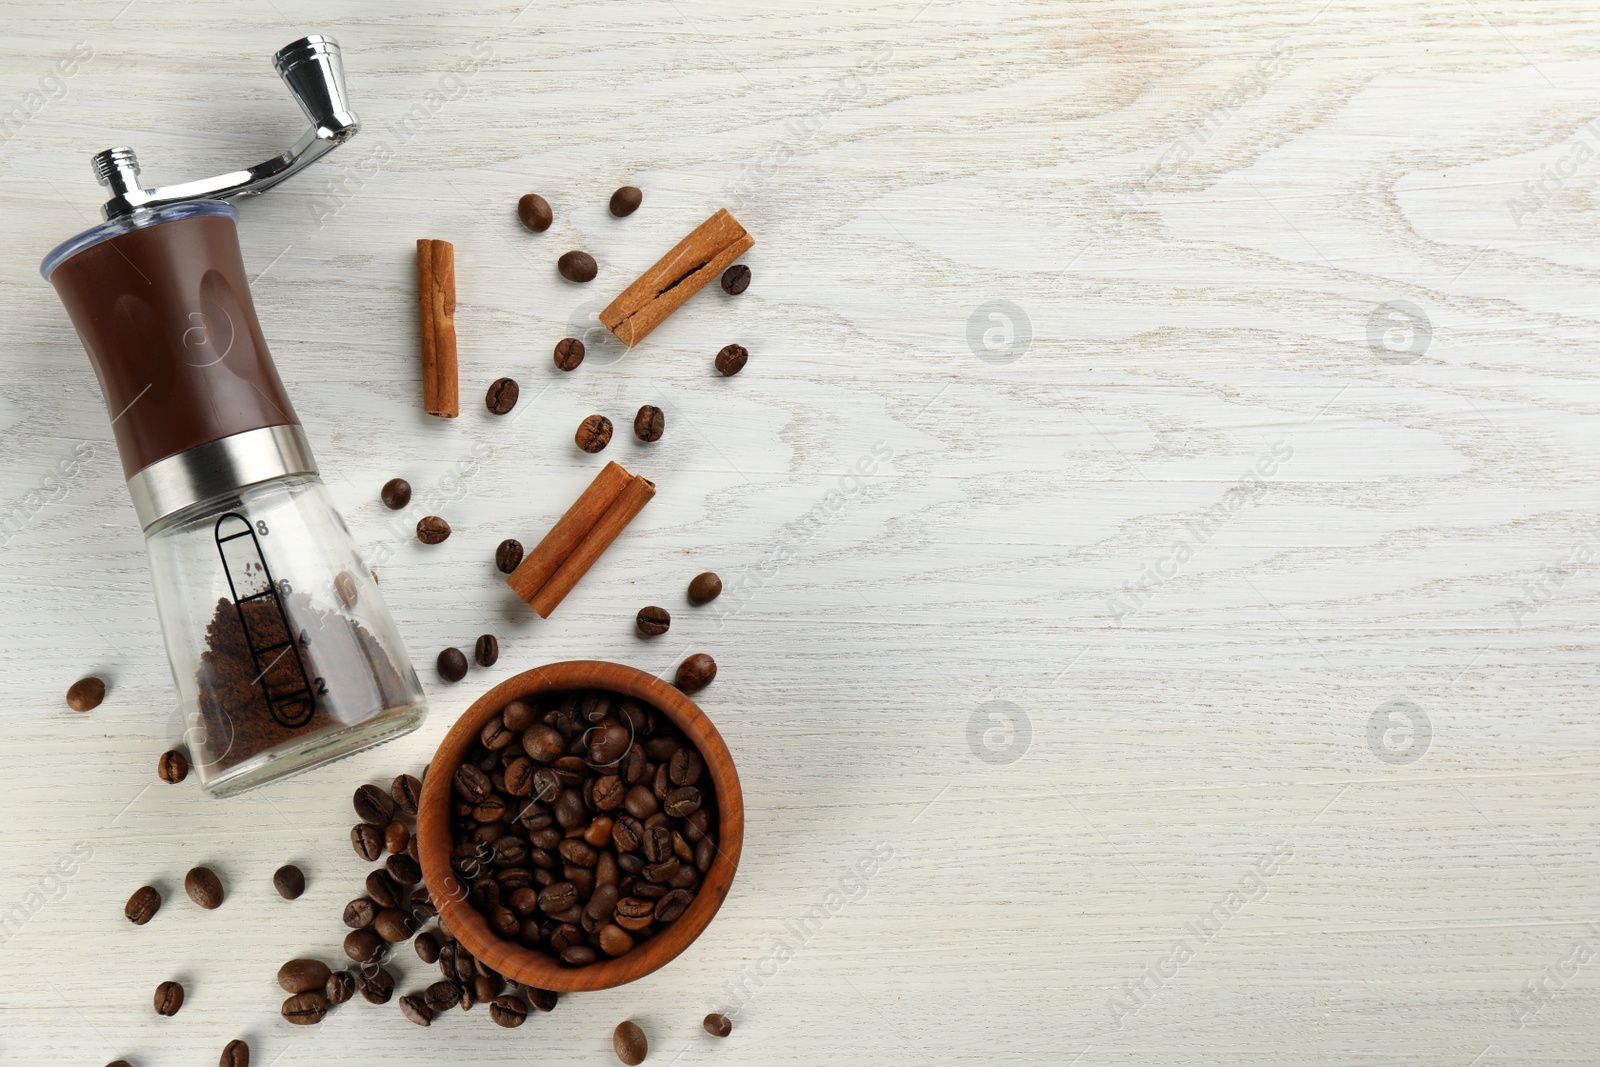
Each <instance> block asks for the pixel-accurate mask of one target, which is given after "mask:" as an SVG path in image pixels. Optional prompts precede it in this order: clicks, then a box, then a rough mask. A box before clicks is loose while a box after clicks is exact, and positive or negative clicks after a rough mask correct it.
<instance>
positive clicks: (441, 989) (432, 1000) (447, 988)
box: [422, 982, 461, 1015]
mask: <svg viewBox="0 0 1600 1067" xmlns="http://www.w3.org/2000/svg"><path fill="white" fill-rule="evenodd" d="M422 1002H423V1003H424V1004H426V1005H427V1006H428V1010H429V1011H431V1012H433V1013H434V1014H435V1015H437V1014H438V1013H440V1012H445V1011H449V1010H450V1009H451V1008H453V1007H455V1006H456V1005H457V1004H460V1003H461V987H460V986H458V985H456V984H455V983H454V982H435V983H433V984H432V985H430V986H429V987H428V988H427V989H424V990H423V991H422Z"/></svg>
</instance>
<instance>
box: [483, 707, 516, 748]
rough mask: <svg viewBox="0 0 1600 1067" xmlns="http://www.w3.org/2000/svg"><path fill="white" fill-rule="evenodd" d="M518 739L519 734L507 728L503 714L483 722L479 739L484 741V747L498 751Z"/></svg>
mask: <svg viewBox="0 0 1600 1067" xmlns="http://www.w3.org/2000/svg"><path fill="white" fill-rule="evenodd" d="M516 739H517V735H516V734H515V733H513V732H512V731H510V730H508V729H506V720H505V717H504V716H502V715H496V716H494V717H492V718H491V719H490V720H489V721H488V722H486V723H484V724H483V729H482V730H479V731H478V740H479V741H481V742H483V747H484V748H486V749H488V750H489V751H490V752H497V751H499V750H500V749H502V748H505V747H506V746H507V745H509V744H511V742H513V741H515V740H516Z"/></svg>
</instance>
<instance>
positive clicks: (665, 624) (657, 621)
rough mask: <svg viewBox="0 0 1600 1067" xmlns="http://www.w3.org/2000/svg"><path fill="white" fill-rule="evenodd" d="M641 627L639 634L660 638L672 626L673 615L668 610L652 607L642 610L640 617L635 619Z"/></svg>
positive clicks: (640, 610)
mask: <svg viewBox="0 0 1600 1067" xmlns="http://www.w3.org/2000/svg"><path fill="white" fill-rule="evenodd" d="M634 622H636V623H637V624H638V626H639V632H640V633H642V634H644V635H645V636H646V637H660V636H661V635H662V634H664V633H666V632H667V630H668V628H669V627H671V626H672V615H671V613H670V612H668V611H667V609H666V608H658V607H655V606H654V605H651V606H650V607H647V608H640V609H639V614H638V617H637V618H635V619H634Z"/></svg>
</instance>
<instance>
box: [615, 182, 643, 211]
mask: <svg viewBox="0 0 1600 1067" xmlns="http://www.w3.org/2000/svg"><path fill="white" fill-rule="evenodd" d="M643 202H644V193H643V192H641V191H640V189H639V187H638V186H637V185H624V186H623V187H622V188H621V189H618V190H617V191H616V192H614V193H612V194H611V213H612V214H613V215H615V216H616V217H617V218H619V219H625V218H627V217H628V216H629V215H632V214H633V213H634V212H635V211H638V210H639V205H640V204H641V203H643Z"/></svg>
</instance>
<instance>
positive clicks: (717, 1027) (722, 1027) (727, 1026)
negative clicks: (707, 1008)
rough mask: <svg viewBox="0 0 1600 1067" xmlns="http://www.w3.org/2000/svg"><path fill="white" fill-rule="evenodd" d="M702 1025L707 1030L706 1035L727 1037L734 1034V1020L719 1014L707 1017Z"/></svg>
mask: <svg viewBox="0 0 1600 1067" xmlns="http://www.w3.org/2000/svg"><path fill="white" fill-rule="evenodd" d="M701 1025H702V1026H704V1027H705V1028H706V1033H708V1034H710V1035H711V1036H712V1037H727V1036H728V1035H729V1034H731V1033H733V1020H732V1019H730V1018H728V1017H727V1016H726V1015H721V1014H718V1013H717V1012H712V1013H711V1014H710V1015H707V1016H706V1021H705V1022H704V1023H702V1024H701Z"/></svg>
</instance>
